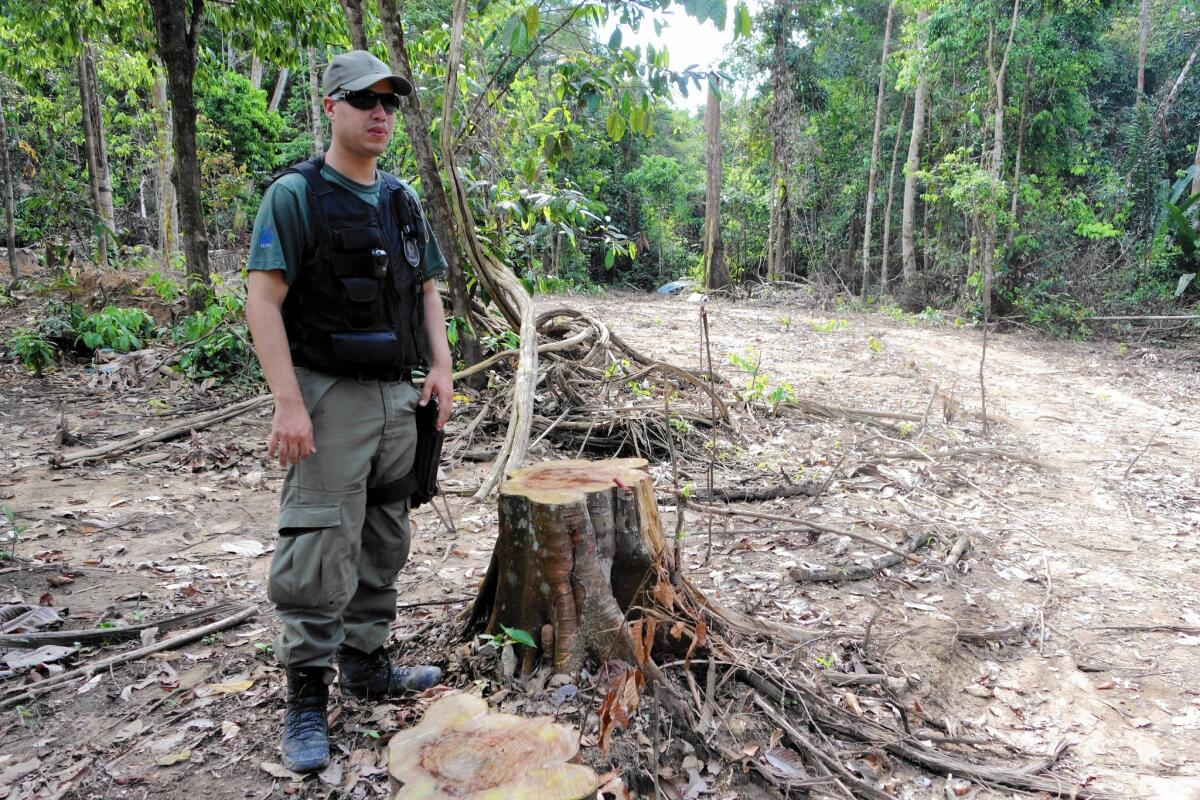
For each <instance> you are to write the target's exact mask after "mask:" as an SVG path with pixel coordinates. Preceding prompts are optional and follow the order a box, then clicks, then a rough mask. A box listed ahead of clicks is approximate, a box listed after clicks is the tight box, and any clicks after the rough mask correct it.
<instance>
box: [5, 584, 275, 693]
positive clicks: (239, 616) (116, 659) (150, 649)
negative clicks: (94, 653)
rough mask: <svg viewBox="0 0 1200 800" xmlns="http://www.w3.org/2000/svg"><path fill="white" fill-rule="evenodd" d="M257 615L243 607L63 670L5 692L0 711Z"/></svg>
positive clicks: (254, 607)
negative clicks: (140, 644)
mask: <svg viewBox="0 0 1200 800" xmlns="http://www.w3.org/2000/svg"><path fill="white" fill-rule="evenodd" d="M257 613H258V608H257V606H246V607H245V608H243V609H242V610H241V611H239V612H237V613H236V614H232V615H230V616H228V617H225V619H221V620H217V621H216V622H214V623H212V624H210V625H205V626H203V627H200V628H196V629H194V630H190V631H188V632H187V633H182V634H180V635H179V636H175V637H173V638H170V639H164V640H163V641H161V642H155V643H154V644H151V645H147V646H145V647H139V648H138V649H136V650H130V651H129V652H127V653H118V654H117V655H114V656H109V657H108V658H102V659H100V660H99V661H93V662H92V663H90V664H85V665H84V666H82V667H78V668H76V669H72V670H67V671H66V672H63V673H60V674H58V675H54V676H51V677H49V678H46V679H45V680H41V681H37V682H35V683H30V684H27V685H25V686H18V687H14V688H12V689H8V690H7V692H9V693H10V696H9V697H6V698H4V699H3V700H0V709H4V708H12V707H13V706H16V705H22V704H24V703H28V702H30V701H32V700H36V699H37V698H39V697H41V696H42V695H44V694H46V693H47V692H51V691H54V690H55V689H57V688H58V687H59V686H62V685H63V684H65V683H69V682H70V681H73V680H74V679H76V678H90V677H91V676H92V675H94V674H96V673H97V672H99V671H100V670H104V669H109V668H110V667H114V666H116V665H117V664H124V663H127V662H129V661H136V660H138V659H139V658H142V657H144V656H148V655H152V654H153V653H161V652H162V651H164V650H174V649H175V648H176V647H182V646H183V645H185V644H190V643H192V642H194V641H196V640H198V639H203V638H204V637H205V636H208V635H209V634H211V633H216V632H217V631H223V630H225V629H226V628H232V627H233V626H235V625H238V624H240V623H242V622H244V621H245V620H247V619H249V618H250V617H253V616H254V615H255V614H257ZM13 692H16V694H11V693H13Z"/></svg>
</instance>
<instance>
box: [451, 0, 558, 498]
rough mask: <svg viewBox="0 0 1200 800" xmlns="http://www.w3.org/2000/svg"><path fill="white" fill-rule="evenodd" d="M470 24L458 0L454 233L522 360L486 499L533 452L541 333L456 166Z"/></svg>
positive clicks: (482, 491)
mask: <svg viewBox="0 0 1200 800" xmlns="http://www.w3.org/2000/svg"><path fill="white" fill-rule="evenodd" d="M466 21H467V0H455V2H454V13H453V16H452V17H451V25H450V53H449V56H448V58H447V60H446V82H445V84H444V86H445V88H444V90H443V92H442V122H441V142H440V144H441V148H442V163H443V164H445V165H446V178H447V180H448V181H449V184H450V186H449V188H450V194H449V197H448V199H449V201H450V210H451V211H452V212H453V213H454V218H455V223H456V224H455V226H454V232H455V235H456V236H457V237H458V243H459V246H460V247H461V248H462V251H463V253H464V254H465V255H466V257H467V258H468V259H469V260H470V263H471V266H472V267H474V269H475V277H476V278H477V279H478V280H479V283H480V284H481V285H482V286H483V287H484V289H485V290H486V291H487V293H488V295H489V296H490V297H491V299H492V302H494V303H495V304H496V307H497V308H499V309H500V313H502V314H503V315H504V318H505V320H506V321H507V322H508V324H509V325H510V326H511V327H512V329H513V330H514V331H516V332H517V333H518V335H519V337H520V342H521V346H520V357H519V359H518V361H517V372H516V375H515V376H514V378H513V389H512V405H511V406H510V411H509V417H508V431H507V433H506V434H505V437H504V444H503V445H501V447H500V453H499V454H498V455H497V456H496V460H495V462H494V463H493V465H492V470H491V473H490V474H489V475H488V477H487V478H486V479H485V480H484V481H483V483H482V484H481V485H480V487H479V491H477V492H476V493H475V497H476V498H478V499H483V498H484V497H487V496H488V495H489V494H491V492H492V489H494V488H495V487H496V484H497V483H498V482H499V481H500V479H501V477H502V476H503V475H504V472H505V469H506V468H507V467H508V466H509V465H512V466H520V465H521V463H522V462H523V461H524V460H525V454H526V453H527V452H528V450H529V432H530V430H531V429H532V426H533V401H534V398H533V393H534V389H535V387H536V385H537V373H538V351H537V328H536V320H535V316H534V310H533V300H532V298H530V296H529V292H527V291H526V290H525V286H524V285H523V284H522V283H521V282H520V281H519V280H517V277H516V275H514V274H513V272H512V270H511V269H509V268H508V267H507V266H505V265H504V264H502V263H500V261H499V260H498V259H496V257H495V256H493V255H492V254H491V252H490V251H488V250H487V249H486V248H485V247H484V246H483V245H482V244H481V243H480V241H479V239H478V237H477V236H476V234H475V220H474V218H473V216H472V213H471V205H470V199H469V198H468V196H467V190H466V187H464V186H463V183H462V180H461V178H460V177H459V174H458V169H457V167H456V166H455V161H454V127H453V125H454V100H455V97H456V96H457V94H458V67H459V62H460V61H461V59H462V40H463V29H464V28H465V26H466Z"/></svg>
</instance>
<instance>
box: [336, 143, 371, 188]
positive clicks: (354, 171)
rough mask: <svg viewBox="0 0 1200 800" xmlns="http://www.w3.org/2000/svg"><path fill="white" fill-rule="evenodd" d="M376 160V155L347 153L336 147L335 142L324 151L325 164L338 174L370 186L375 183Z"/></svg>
mask: <svg viewBox="0 0 1200 800" xmlns="http://www.w3.org/2000/svg"><path fill="white" fill-rule="evenodd" d="M378 161H379V158H378V157H377V156H372V157H370V158H362V157H361V156H356V155H354V154H352V153H348V152H346V151H345V150H344V149H342V148H340V147H338V146H337V143H336V142H334V143H333V144H332V145H330V147H329V150H328V151H326V153H325V163H326V164H328V165H329V166H330V167H332V168H333V169H335V170H336V171H337V172H338V173H339V174H341V175H343V176H345V177H347V178H349V179H350V180H352V181H354V182H355V183H361V184H363V185H364V186H370V185H371V184H373V183H375V165H376V163H377V162H378Z"/></svg>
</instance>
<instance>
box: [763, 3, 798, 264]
mask: <svg viewBox="0 0 1200 800" xmlns="http://www.w3.org/2000/svg"><path fill="white" fill-rule="evenodd" d="M772 14H773V16H774V18H775V20H776V30H774V33H773V37H774V38H773V41H772V45H771V49H772V59H771V88H772V98H773V99H772V103H771V215H770V218H769V221H768V224H767V227H768V230H767V280H769V281H777V280H780V279H782V278H783V274H784V266H785V264H786V263H787V244H788V241H789V238H788V235H787V233H786V232H785V229H786V228H787V227H788V224H787V223H788V216H787V214H788V212H787V202H788V198H787V195H788V191H787V162H788V159H787V157H786V150H787V135H786V131H787V124H786V117H787V114H788V109H789V107H790V103H788V98H789V96H790V94H791V92H792V81H791V79H790V75H791V67H790V66H789V65H788V61H787V43H788V38H789V31H788V28H789V27H790V26H788V25H787V24H786V23H785V20H787V19H788V14H789V2H788V0H775V5H774V8H773V9H772Z"/></svg>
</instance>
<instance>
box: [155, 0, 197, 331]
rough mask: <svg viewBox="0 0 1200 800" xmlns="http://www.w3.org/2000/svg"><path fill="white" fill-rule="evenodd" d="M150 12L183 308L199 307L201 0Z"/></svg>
mask: <svg viewBox="0 0 1200 800" xmlns="http://www.w3.org/2000/svg"><path fill="white" fill-rule="evenodd" d="M150 5H151V8H152V10H153V12H154V27H155V31H156V33H157V40H158V54H159V57H160V58H161V59H162V62H163V64H164V65H165V66H166V68H167V93H168V96H169V97H170V100H171V114H172V117H173V121H172V129H173V130H172V133H173V136H172V139H173V142H172V143H173V146H174V153H175V164H174V168H173V169H172V180H173V181H174V183H175V191H176V193H177V195H178V199H179V222H180V228H181V229H182V231H183V242H184V256H185V258H186V259H187V272H188V278H189V283H190V284H191V287H192V288H191V290H190V291H189V293H188V307H189V308H190V309H191V310H193V311H198V310H200V309H201V308H202V307H203V306H204V301H205V299H206V297H207V293H208V286H209V271H208V234H207V232H206V231H205V228H204V208H203V205H202V204H201V183H200V160H199V158H198V157H197V154H196V104H195V99H194V96H193V94H192V81H193V78H194V77H195V73H196V51H197V47H198V46H199V42H200V27H201V25H202V23H203V20H204V0H192V8H191V16H190V19H189V17H188V15H187V13H186V11H187V9H186V7H185V6H184V4H182V3H178V2H173V0H150Z"/></svg>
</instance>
